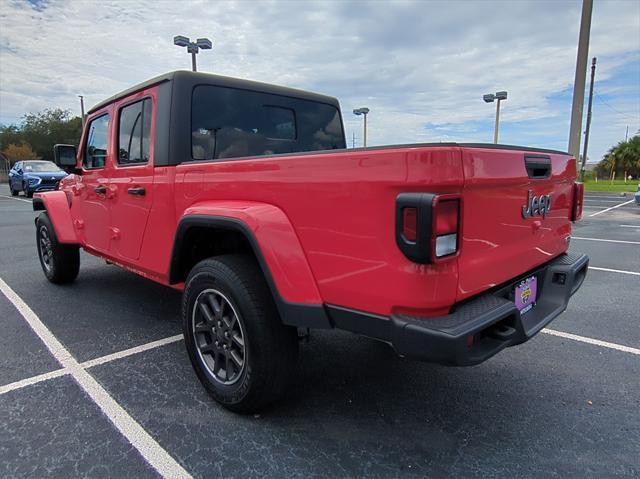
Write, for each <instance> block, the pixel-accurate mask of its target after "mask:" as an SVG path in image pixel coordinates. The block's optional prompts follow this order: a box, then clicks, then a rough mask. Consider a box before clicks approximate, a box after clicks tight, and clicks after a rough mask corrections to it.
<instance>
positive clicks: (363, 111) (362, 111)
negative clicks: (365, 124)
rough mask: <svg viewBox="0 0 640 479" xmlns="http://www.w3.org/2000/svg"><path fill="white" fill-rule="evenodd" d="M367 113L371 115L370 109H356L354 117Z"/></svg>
mask: <svg viewBox="0 0 640 479" xmlns="http://www.w3.org/2000/svg"><path fill="white" fill-rule="evenodd" d="M367 113H369V109H368V108H366V107H364V108H356V109H355V110H353V114H354V115H358V116H360V115H366V114H367Z"/></svg>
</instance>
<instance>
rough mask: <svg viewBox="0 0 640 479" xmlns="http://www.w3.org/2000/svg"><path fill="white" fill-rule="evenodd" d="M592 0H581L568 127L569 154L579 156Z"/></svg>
mask: <svg viewBox="0 0 640 479" xmlns="http://www.w3.org/2000/svg"><path fill="white" fill-rule="evenodd" d="M592 10H593V0H582V18H581V20H580V37H579V39H578V57H577V59H576V76H575V81H574V82H573V104H572V106H571V126H570V127H569V154H570V155H571V156H573V157H574V158H576V159H578V158H579V157H580V133H581V131H582V109H583V107H584V84H585V81H586V77H587V60H588V56H589V33H590V31H591V11H592Z"/></svg>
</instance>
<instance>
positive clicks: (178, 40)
mask: <svg viewBox="0 0 640 479" xmlns="http://www.w3.org/2000/svg"><path fill="white" fill-rule="evenodd" d="M190 43H191V42H190V41H189V39H188V38H187V37H183V36H182V35H176V36H175V37H173V44H174V45H177V46H179V47H188V46H189V44H190Z"/></svg>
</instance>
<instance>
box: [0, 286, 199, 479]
mask: <svg viewBox="0 0 640 479" xmlns="http://www.w3.org/2000/svg"><path fill="white" fill-rule="evenodd" d="M0 291H1V292H2V294H4V295H5V296H6V297H7V299H8V300H9V301H10V302H11V303H12V304H13V305H14V306H15V308H16V309H17V310H18V312H19V313H20V314H21V315H22V317H23V318H24V320H25V321H26V322H27V324H28V325H29V326H30V327H31V329H32V330H33V331H34V332H35V333H36V334H37V335H38V336H39V337H40V339H41V340H42V342H43V343H44V344H45V346H46V347H47V349H49V351H51V354H52V355H53V356H54V358H56V360H57V361H58V362H59V363H60V364H61V365H62V367H63V369H65V370H67V371H68V374H70V375H71V376H72V377H73V379H75V381H76V382H77V383H78V384H79V385H80V387H81V388H82V389H84V391H85V392H86V393H87V394H88V395H89V397H90V398H91V399H92V400H93V402H95V403H96V405H97V406H98V407H99V408H100V409H101V410H102V412H103V413H104V414H105V415H106V416H107V418H108V419H109V420H110V421H111V423H112V424H113V425H114V426H115V427H116V429H118V430H119V431H120V433H121V434H122V435H123V436H124V437H125V438H126V439H127V440H128V441H129V443H130V444H131V445H132V446H133V447H135V448H136V449H137V450H138V452H139V453H140V454H141V455H142V457H143V458H144V459H145V460H146V461H147V462H148V463H149V465H150V466H151V467H153V468H154V469H155V470H156V471H158V473H159V474H160V475H162V476H163V477H171V478H183V477H184V478H190V477H191V475H190V474H189V473H188V472H187V471H186V470H185V469H184V468H183V467H182V466H181V465H180V464H178V462H177V461H176V460H175V459H174V458H173V457H171V455H170V454H169V453H168V452H167V451H166V450H165V449H163V447H162V446H161V445H160V444H158V443H157V442H156V440H155V439H153V437H151V435H150V434H149V433H148V432H147V431H146V430H145V429H144V428H143V427H142V426H141V425H140V424H139V423H138V422H137V421H136V420H135V419H133V418H132V417H131V416H130V415H129V414H128V413H127V411H125V410H124V408H123V407H122V406H120V405H119V404H118V403H117V402H116V401H115V400H114V399H113V398H112V397H111V396H110V395H109V393H108V392H107V391H106V390H105V389H104V388H103V387H102V386H101V385H100V384H99V383H98V381H96V380H95V379H94V378H93V376H91V374H89V373H88V372H87V371H85V370H84V369H83V368H82V366H81V365H80V364H79V363H78V361H76V360H75V358H74V357H73V356H72V355H71V353H70V352H69V351H67V349H66V348H65V347H64V346H63V345H62V343H61V342H60V341H58V339H57V338H56V337H55V336H54V335H53V333H51V331H49V329H48V328H47V327H46V326H45V325H44V323H43V322H42V321H41V320H40V318H38V316H37V315H36V313H34V312H33V310H32V309H31V308H30V307H29V306H28V305H27V303H25V302H24V301H23V300H22V298H20V296H18V295H17V294H16V292H15V291H13V289H11V287H10V286H9V285H8V284H7V283H5V282H4V280H3V279H2V278H0Z"/></svg>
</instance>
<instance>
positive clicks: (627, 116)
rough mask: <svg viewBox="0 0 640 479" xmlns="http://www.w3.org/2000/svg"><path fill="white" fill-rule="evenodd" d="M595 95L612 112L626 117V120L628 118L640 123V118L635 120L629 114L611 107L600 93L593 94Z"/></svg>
mask: <svg viewBox="0 0 640 479" xmlns="http://www.w3.org/2000/svg"><path fill="white" fill-rule="evenodd" d="M593 93H594V95H595V96H596V98H597V99H598V101H600V102H602V103H603V104H604V105H606V106H607V107H609V108H610V109H611V110H612V111H614V112H616V113H617V114H618V115H622V116H624V117H625V118H628V119H630V120H633V121H640V117H636V118H633V117H631V116H629V115H628V114H627V113H623V112H621V111H620V110H617V109H616V108H614V107H612V106H611V105H609V103H607V102H606V101H604V100H603V99H602V97H601V96H600V95H599V94H598V92H593Z"/></svg>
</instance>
